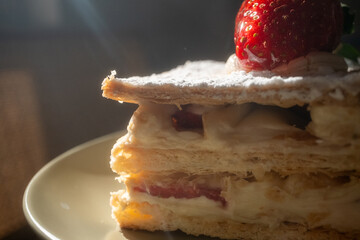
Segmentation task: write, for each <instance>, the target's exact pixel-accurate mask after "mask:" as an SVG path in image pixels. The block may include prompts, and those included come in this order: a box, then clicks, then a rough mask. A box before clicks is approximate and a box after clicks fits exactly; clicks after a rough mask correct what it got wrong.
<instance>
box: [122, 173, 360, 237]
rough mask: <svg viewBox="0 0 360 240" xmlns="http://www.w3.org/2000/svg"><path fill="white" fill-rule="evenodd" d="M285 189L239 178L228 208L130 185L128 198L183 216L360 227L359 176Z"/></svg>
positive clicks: (231, 190) (228, 197) (340, 228)
mask: <svg viewBox="0 0 360 240" xmlns="http://www.w3.org/2000/svg"><path fill="white" fill-rule="evenodd" d="M288 187H291V189H293V191H296V190H297V189H296V186H288ZM286 189H287V188H286V187H279V186H277V185H276V184H274V182H272V181H260V182H247V181H239V182H236V183H233V184H231V186H230V187H229V188H228V190H226V191H224V192H223V193H222V195H223V196H224V197H225V198H226V200H227V201H228V205H227V206H226V207H223V206H222V205H221V204H220V203H219V202H216V201H213V200H210V199H208V198H206V197H203V196H202V197H197V198H192V199H184V198H174V197H169V198H160V197H154V196H151V195H149V194H147V193H143V192H137V191H133V190H132V188H131V186H128V191H129V192H128V193H126V194H125V195H126V197H125V199H127V201H129V202H148V203H150V204H156V205H159V206H160V207H161V208H164V209H167V210H170V211H172V212H174V213H176V214H179V215H182V216H198V217H207V218H214V219H215V220H222V219H232V220H234V221H239V222H242V223H253V224H263V225H266V226H269V227H276V226H278V225H279V224H281V223H282V222H292V223H298V224H303V225H305V226H307V227H308V228H316V227H331V228H334V229H336V230H338V231H353V230H359V229H360V182H359V179H355V178H354V179H351V181H350V182H348V183H345V184H342V185H340V186H328V187H323V188H320V189H319V188H315V189H314V188H307V189H303V190H302V191H300V192H298V193H295V192H291V191H287V190H286ZM123 199H124V197H123Z"/></svg>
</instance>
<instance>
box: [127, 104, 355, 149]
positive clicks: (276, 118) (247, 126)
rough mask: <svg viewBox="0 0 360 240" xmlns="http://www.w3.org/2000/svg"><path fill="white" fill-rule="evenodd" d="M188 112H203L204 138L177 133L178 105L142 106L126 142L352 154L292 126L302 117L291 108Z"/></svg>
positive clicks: (197, 110)
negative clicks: (173, 118)
mask: <svg viewBox="0 0 360 240" xmlns="http://www.w3.org/2000/svg"><path fill="white" fill-rule="evenodd" d="M188 108H190V110H191V111H192V112H195V113H199V114H202V120H203V127H204V134H200V133H198V132H195V131H176V129H175V128H174V127H173V126H172V122H171V115H172V114H174V113H175V112H176V111H178V107H176V106H174V105H159V104H151V103H142V104H141V105H140V106H139V108H138V109H137V110H136V111H135V113H134V115H133V116H132V118H131V120H130V122H129V125H128V134H127V136H125V137H124V138H123V143H124V144H126V145H128V146H132V147H137V148H144V149H146V148H153V149H174V148H175V149H186V150H199V149H201V150H207V151H209V152H211V151H230V152H238V153H239V152H248V151H249V149H251V148H254V149H258V148H261V149H262V151H265V152H266V151H272V152H273V151H274V150H276V151H281V152H283V153H284V154H285V155H286V154H304V149H306V153H308V154H329V152H331V154H335V155H344V154H349V152H348V151H349V150H348V149H345V148H342V147H341V145H339V147H338V148H337V147H336V145H334V144H332V145H330V146H328V145H327V144H328V143H327V142H326V141H316V137H314V136H311V134H310V133H308V132H307V131H306V130H302V129H299V128H297V127H295V126H293V125H291V123H289V120H291V119H292V118H296V114H294V115H292V113H291V112H289V111H288V110H287V109H283V108H279V107H272V106H262V105H258V104H252V103H247V104H241V105H228V106H222V105H221V106H199V105H195V106H188ZM307 140H308V142H306V141H307ZM274 146H277V147H274ZM280 146H281V147H280ZM317 146H320V148H319V147H317ZM274 148H275V149H274ZM335 149H336V151H335ZM321 151H322V152H321Z"/></svg>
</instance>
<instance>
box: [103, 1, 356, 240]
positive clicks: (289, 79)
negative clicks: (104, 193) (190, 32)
mask: <svg viewBox="0 0 360 240" xmlns="http://www.w3.org/2000/svg"><path fill="white" fill-rule="evenodd" d="M341 30H342V11H341V8H340V2H339V1H338V0H324V1H318V0H302V1H298V0H278V1H272V0H249V1H243V4H242V6H241V8H240V10H239V12H238V15H237V17H236V22H235V34H234V40H235V45H236V48H235V54H234V55H233V56H231V57H230V58H229V60H228V61H227V63H224V62H215V61H195V62H187V63H186V64H185V65H183V66H180V67H177V68H175V69H173V70H171V71H169V72H165V73H161V74H153V75H151V76H147V77H131V78H116V76H115V75H116V74H115V72H113V73H112V74H111V75H110V76H109V77H107V78H106V79H105V80H104V82H103V86H102V89H103V95H104V96H105V97H107V98H110V99H113V100H116V101H125V102H130V103H135V104H138V105H139V108H138V109H137V110H136V112H135V113H134V115H133V116H132V118H131V120H130V123H129V125H128V133H127V134H126V135H125V136H123V137H122V138H120V139H119V140H118V141H117V143H116V144H115V146H114V147H113V149H112V153H111V168H112V169H113V171H115V172H116V173H118V174H119V175H120V177H119V179H120V181H122V182H124V183H125V186H126V189H124V190H120V191H119V192H115V193H112V198H111V205H112V212H113V217H114V218H115V219H116V221H117V222H118V223H119V225H120V226H121V227H125V228H132V229H145V230H149V231H154V230H163V231H173V230H178V229H180V230H182V231H184V232H185V233H188V234H193V235H208V236H214V237H220V238H223V239H257V240H260V239H264V240H265V239H316V240H319V239H360V124H359V123H360V72H359V71H356V70H355V71H354V69H350V68H348V66H347V64H346V63H345V61H344V58H342V57H339V56H336V55H334V54H333V53H332V51H333V50H334V49H335V48H336V47H337V46H338V44H339V41H340V37H341Z"/></svg>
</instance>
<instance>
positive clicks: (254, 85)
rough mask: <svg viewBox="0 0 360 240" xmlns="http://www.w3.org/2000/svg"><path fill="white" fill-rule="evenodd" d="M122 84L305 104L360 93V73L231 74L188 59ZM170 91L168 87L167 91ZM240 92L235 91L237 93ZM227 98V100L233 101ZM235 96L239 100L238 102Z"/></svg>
mask: <svg viewBox="0 0 360 240" xmlns="http://www.w3.org/2000/svg"><path fill="white" fill-rule="evenodd" d="M114 81H116V82H117V83H119V84H123V85H125V86H133V87H140V86H141V87H143V88H147V87H151V88H154V87H172V88H176V89H179V91H181V90H183V89H192V88H196V89H197V92H201V91H203V90H208V89H215V90H216V91H217V90H218V91H224V89H225V90H227V89H231V94H232V95H231V96H229V99H230V98H237V99H246V98H247V97H248V96H249V95H251V94H254V93H256V94H257V95H258V96H260V97H262V98H266V99H269V98H272V97H275V96H276V97H277V98H280V100H287V99H293V100H294V99H295V100H297V101H301V102H304V103H307V102H312V101H314V100H315V99H318V98H321V96H322V95H323V94H324V93H330V94H329V96H330V97H333V98H334V99H336V100H341V98H342V97H341V95H340V93H343V92H346V93H348V94H351V95H354V96H355V95H357V94H359V93H360V72H353V73H348V74H341V73H332V74H329V75H318V76H294V77H282V76H279V75H275V74H274V73H272V72H270V71H261V72H260V71H258V72H249V73H247V72H245V71H236V72H232V73H230V74H229V73H227V72H226V69H225V63H224V62H216V61H210V60H206V61H196V62H186V63H185V64H184V65H182V66H179V67H177V68H175V69H173V70H171V71H168V72H164V73H161V74H152V75H150V76H145V77H130V78H116V79H114ZM164 91H166V88H165V90H164ZM216 91H215V92H213V95H212V96H211V97H212V98H214V99H215V98H217V97H218V98H223V97H224V95H223V94H218V95H217V94H216V93H217V92H216ZM234 92H235V93H236V94H235V93H234ZM229 99H227V100H229ZM237 99H235V101H237Z"/></svg>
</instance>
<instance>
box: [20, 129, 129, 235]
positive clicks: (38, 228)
mask: <svg viewBox="0 0 360 240" xmlns="http://www.w3.org/2000/svg"><path fill="white" fill-rule="evenodd" d="M124 133H126V130H120V131H116V132H113V133H109V134H106V135H104V136H101V137H97V138H95V139H92V140H89V141H86V142H84V143H81V144H79V145H76V146H75V147H72V148H70V149H68V150H67V151H65V152H63V153H62V154H60V155H58V156H57V157H55V158H53V159H52V160H50V161H49V162H48V163H46V164H45V165H44V166H42V167H41V168H40V170H38V171H37V172H36V173H35V175H34V176H33V177H32V178H31V180H30V181H29V182H28V184H27V186H26V188H25V191H24V194H23V198H22V210H23V213H24V215H25V219H26V221H27V223H28V224H29V225H30V227H31V228H32V229H33V230H34V231H35V232H36V233H37V234H38V235H40V236H41V237H43V238H45V239H51V240H59V238H57V237H56V236H54V235H53V234H52V233H50V232H49V231H47V230H46V229H45V228H44V227H43V226H42V225H41V224H40V223H39V222H38V221H37V220H36V218H35V217H34V216H33V215H32V212H31V210H30V209H29V194H30V192H31V190H32V186H33V185H34V184H35V183H36V181H37V179H39V178H40V177H41V176H42V175H43V174H44V173H46V172H47V171H48V170H49V169H51V168H53V167H54V166H55V165H57V164H58V163H59V162H61V161H62V160H64V159H66V157H68V156H70V155H72V154H74V153H76V152H78V151H80V150H83V149H86V148H90V147H92V146H94V145H97V144H100V143H101V142H104V141H107V140H110V139H116V137H120V136H121V135H122V134H124Z"/></svg>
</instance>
